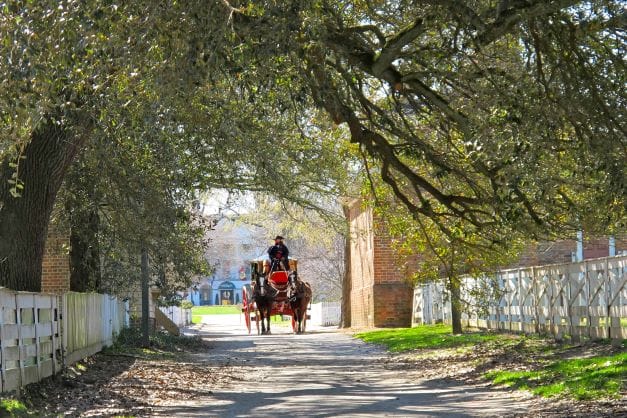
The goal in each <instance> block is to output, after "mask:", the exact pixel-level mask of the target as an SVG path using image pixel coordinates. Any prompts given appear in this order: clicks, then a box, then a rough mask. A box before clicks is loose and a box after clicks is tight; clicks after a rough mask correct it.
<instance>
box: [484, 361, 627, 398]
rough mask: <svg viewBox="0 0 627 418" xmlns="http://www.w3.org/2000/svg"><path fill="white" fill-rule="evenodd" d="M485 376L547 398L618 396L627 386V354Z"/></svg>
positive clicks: (490, 373)
mask: <svg viewBox="0 0 627 418" xmlns="http://www.w3.org/2000/svg"><path fill="white" fill-rule="evenodd" d="M485 377H486V378H488V379H490V380H491V381H492V382H494V383H496V384H499V385H505V386H510V387H513V388H517V389H528V390H530V391H531V392H533V393H534V394H536V395H540V396H544V397H552V396H569V397H573V398H576V399H580V400H589V399H602V398H618V397H620V394H621V392H624V391H625V389H627V388H626V384H625V382H626V379H627V353H620V354H616V355H613V356H604V357H591V358H582V359H570V360H560V361H555V362H553V363H551V364H549V365H547V366H546V367H544V368H542V369H540V370H537V371H507V370H500V371H493V372H489V373H487V374H486V375H485Z"/></svg>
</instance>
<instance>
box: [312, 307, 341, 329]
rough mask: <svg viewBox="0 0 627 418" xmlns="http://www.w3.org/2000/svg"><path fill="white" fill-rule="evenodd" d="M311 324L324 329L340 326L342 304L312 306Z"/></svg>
mask: <svg viewBox="0 0 627 418" xmlns="http://www.w3.org/2000/svg"><path fill="white" fill-rule="evenodd" d="M310 314H311V322H312V323H313V324H316V325H321V326H323V327H329V326H333V325H340V317H341V314H342V308H341V305H340V302H319V303H313V304H312V305H311V313H310Z"/></svg>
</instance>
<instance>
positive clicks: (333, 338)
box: [156, 317, 526, 417]
mask: <svg viewBox="0 0 627 418" xmlns="http://www.w3.org/2000/svg"><path fill="white" fill-rule="evenodd" d="M201 331H203V332H205V333H206V334H207V335H206V336H205V338H206V339H208V340H209V341H210V343H211V344H212V346H213V347H214V349H212V350H210V351H208V352H206V353H200V354H197V355H196V358H197V359H198V361H202V362H208V363H219V364H227V365H229V366H231V367H234V369H235V370H239V371H240V372H241V375H242V379H241V380H239V381H237V382H235V383H234V384H232V385H229V386H228V387H225V388H221V389H217V390H216V389H214V391H213V393H212V394H211V395H210V396H207V397H204V398H202V399H195V400H190V401H177V402H170V403H169V404H167V405H163V406H162V407H161V409H159V410H158V411H156V412H157V413H158V416H186V417H200V416H239V417H253V416H254V417H276V416H323V417H324V416H329V417H330V416H351V417H359V416H381V415H388V416H389V415H392V416H436V417H437V416H447V417H448V416H477V415H482V416H485V415H503V414H505V413H515V412H519V413H520V412H523V411H525V408H526V405H525V402H524V401H521V399H522V398H524V395H515V394H512V393H510V392H504V391H493V390H490V389H488V388H487V387H482V386H476V385H468V384H464V383H461V382H456V381H453V380H447V379H435V380H425V379H423V378H422V376H420V374H419V373H418V372H416V371H411V370H410V371H402V372H400V371H399V370H390V369H386V368H385V361H386V359H387V358H388V355H387V354H386V352H385V351H384V350H383V349H382V348H381V347H379V346H374V345H369V344H366V343H364V342H362V341H360V340H357V339H354V338H352V337H351V336H350V335H347V334H345V333H341V332H337V331H334V330H326V329H316V330H314V331H315V332H314V333H308V334H303V335H293V334H291V333H288V332H285V331H283V330H281V331H277V333H276V334H272V335H264V336H258V335H248V334H246V333H243V332H242V328H241V327H239V324H238V322H237V318H235V317H233V318H231V322H228V321H227V320H224V321H223V323H222V324H214V325H212V326H205V327H204V328H203V329H202V330H201Z"/></svg>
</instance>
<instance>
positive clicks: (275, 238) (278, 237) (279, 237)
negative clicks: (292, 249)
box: [274, 235, 283, 241]
mask: <svg viewBox="0 0 627 418" xmlns="http://www.w3.org/2000/svg"><path fill="white" fill-rule="evenodd" d="M278 239H283V237H282V236H280V235H277V236H276V237H274V240H275V241H276V240H278Z"/></svg>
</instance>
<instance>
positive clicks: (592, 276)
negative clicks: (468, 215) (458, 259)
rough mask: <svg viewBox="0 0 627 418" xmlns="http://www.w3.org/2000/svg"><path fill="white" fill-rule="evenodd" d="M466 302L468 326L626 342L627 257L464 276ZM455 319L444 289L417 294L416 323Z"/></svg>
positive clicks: (424, 288)
mask: <svg viewBox="0 0 627 418" xmlns="http://www.w3.org/2000/svg"><path fill="white" fill-rule="evenodd" d="M491 289H492V290H494V289H496V291H492V290H491ZM481 295H483V297H482V296H481ZM486 295H488V296H487V297H486ZM489 295H492V297H490V296H489ZM462 300H463V301H464V302H465V306H466V310H465V312H464V314H463V316H462V322H463V323H464V324H465V325H467V326H472V327H477V328H486V329H497V330H509V331H521V332H527V333H550V334H553V335H554V336H555V337H556V338H558V339H562V338H569V339H572V340H579V339H581V338H590V339H601V338H610V339H614V340H622V339H624V338H627V256H625V255H622V256H617V257H605V258H599V259H594V260H585V261H582V262H577V263H568V264H554V265H548V266H534V267H528V268H520V269H511V270H504V271H500V272H498V273H496V274H495V275H493V276H486V277H481V278H472V277H464V278H463V280H462ZM450 320H451V308H450V300H449V299H448V295H447V292H446V291H445V290H444V288H443V286H442V285H441V284H437V283H429V284H426V285H420V286H417V287H416V288H415V289H414V318H413V323H414V324H421V323H427V324H428V323H435V322H450Z"/></svg>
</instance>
